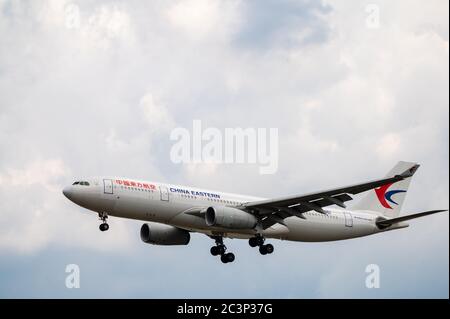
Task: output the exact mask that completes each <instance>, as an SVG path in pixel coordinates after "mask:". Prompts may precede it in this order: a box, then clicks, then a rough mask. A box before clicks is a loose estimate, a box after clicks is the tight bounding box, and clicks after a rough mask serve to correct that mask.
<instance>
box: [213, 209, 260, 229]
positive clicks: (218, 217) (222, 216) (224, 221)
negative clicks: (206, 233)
mask: <svg viewBox="0 0 450 319" xmlns="http://www.w3.org/2000/svg"><path fill="white" fill-rule="evenodd" d="M205 221H206V225H208V226H217V227H223V228H230V229H253V228H255V226H256V224H257V223H258V220H257V218H256V217H255V216H253V215H251V214H249V213H247V212H244V211H242V210H240V209H237V208H233V207H223V206H219V207H208V208H207V209H206V214H205Z"/></svg>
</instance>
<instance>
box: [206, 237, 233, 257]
mask: <svg viewBox="0 0 450 319" xmlns="http://www.w3.org/2000/svg"><path fill="white" fill-rule="evenodd" d="M214 239H215V240H216V246H212V247H211V250H210V252H211V255H213V256H218V255H220V260H221V261H222V262H223V263H224V264H226V263H231V262H233V261H234V259H235V256H234V254H233V253H226V251H227V247H226V246H225V245H224V244H223V238H222V237H220V236H218V237H214Z"/></svg>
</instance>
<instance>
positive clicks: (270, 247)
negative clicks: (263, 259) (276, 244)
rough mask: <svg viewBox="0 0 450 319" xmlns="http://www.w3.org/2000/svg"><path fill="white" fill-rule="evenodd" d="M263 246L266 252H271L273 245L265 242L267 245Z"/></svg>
mask: <svg viewBox="0 0 450 319" xmlns="http://www.w3.org/2000/svg"><path fill="white" fill-rule="evenodd" d="M265 246H266V252H267V253H268V254H271V253H273V245H272V244H267V245H265Z"/></svg>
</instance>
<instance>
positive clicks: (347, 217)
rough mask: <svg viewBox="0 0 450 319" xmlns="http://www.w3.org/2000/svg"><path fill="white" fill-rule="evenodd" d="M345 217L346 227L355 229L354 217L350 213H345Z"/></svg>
mask: <svg viewBox="0 0 450 319" xmlns="http://www.w3.org/2000/svg"><path fill="white" fill-rule="evenodd" d="M344 217H345V226H346V227H353V216H352V214H350V213H344Z"/></svg>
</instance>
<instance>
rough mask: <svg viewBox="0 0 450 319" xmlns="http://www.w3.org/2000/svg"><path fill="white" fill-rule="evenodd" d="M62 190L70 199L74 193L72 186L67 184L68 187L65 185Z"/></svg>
mask: <svg viewBox="0 0 450 319" xmlns="http://www.w3.org/2000/svg"><path fill="white" fill-rule="evenodd" d="M62 192H63V194H64V196H66V197H67V198H68V199H70V196H71V195H72V187H70V186H66V187H64V189H63V191H62Z"/></svg>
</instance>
